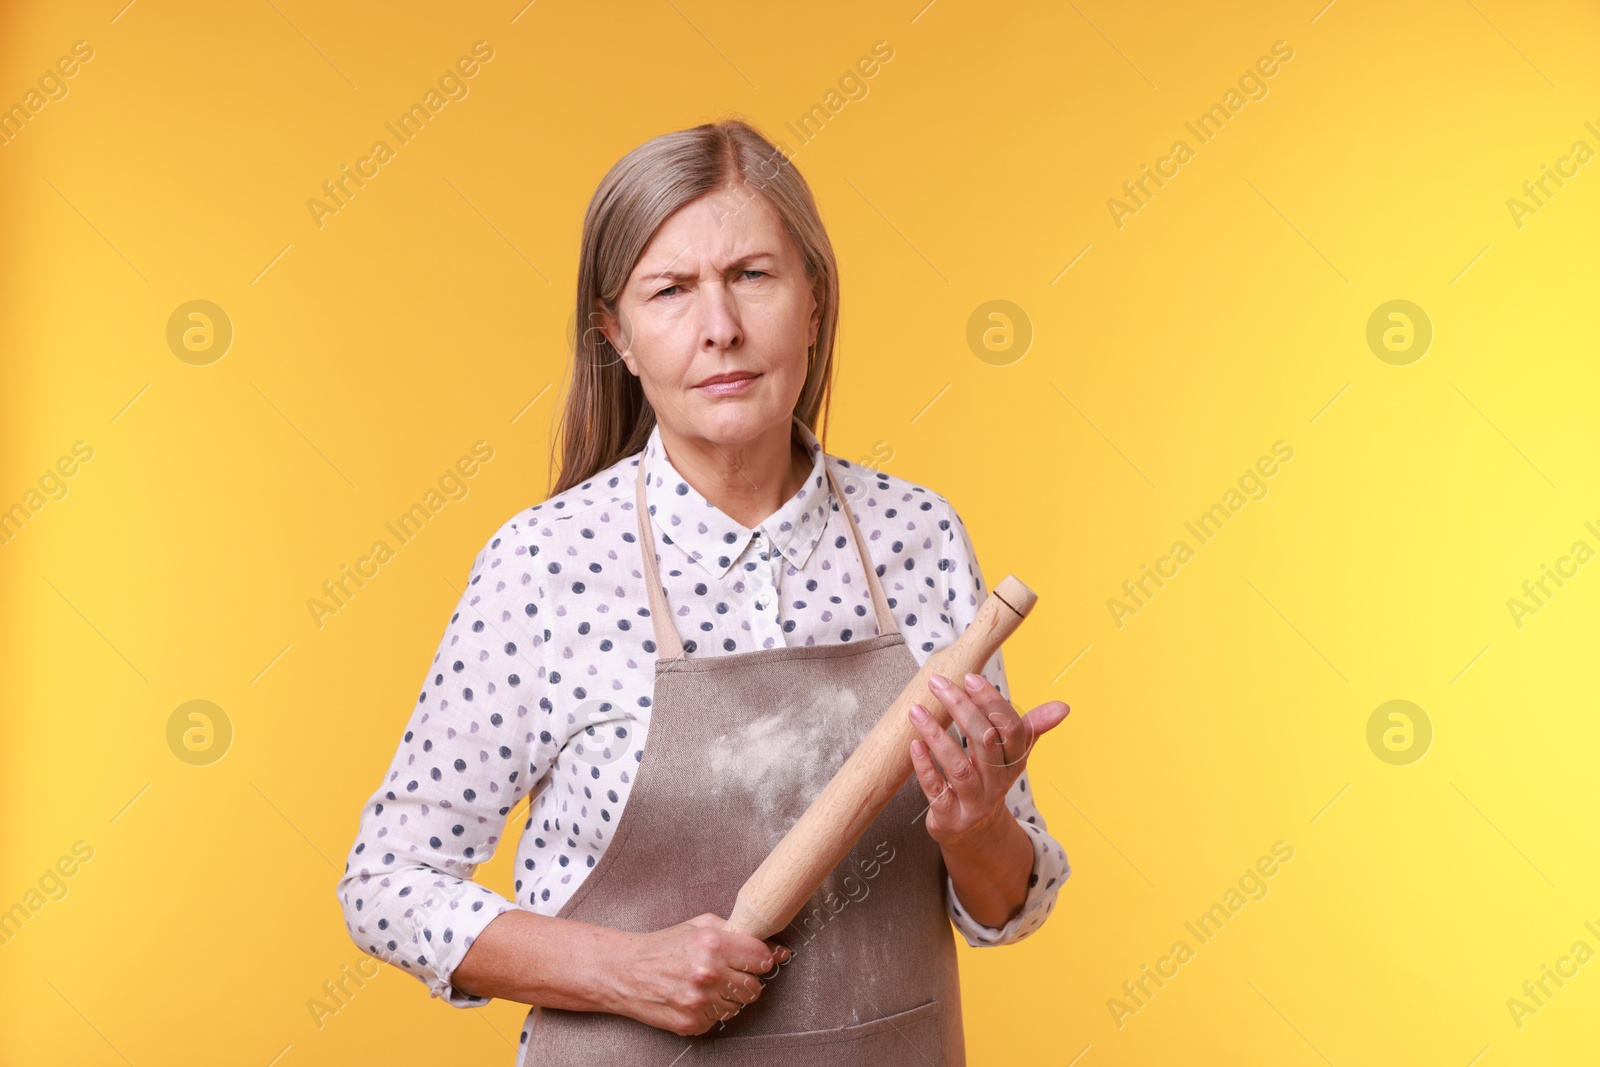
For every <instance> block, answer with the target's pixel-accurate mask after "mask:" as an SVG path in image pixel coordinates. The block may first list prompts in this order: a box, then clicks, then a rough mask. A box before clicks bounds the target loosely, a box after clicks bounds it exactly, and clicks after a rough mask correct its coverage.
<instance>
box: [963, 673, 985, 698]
mask: <svg viewBox="0 0 1600 1067" xmlns="http://www.w3.org/2000/svg"><path fill="white" fill-rule="evenodd" d="M966 681H967V688H968V689H970V690H972V691H973V692H974V693H976V692H977V691H978V690H980V689H982V688H983V676H982V675H978V674H971V673H969V674H968V675H967V678H966Z"/></svg>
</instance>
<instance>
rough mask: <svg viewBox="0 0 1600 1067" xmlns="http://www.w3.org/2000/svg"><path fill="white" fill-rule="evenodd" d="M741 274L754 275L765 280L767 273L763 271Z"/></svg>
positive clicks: (748, 271)
mask: <svg viewBox="0 0 1600 1067" xmlns="http://www.w3.org/2000/svg"><path fill="white" fill-rule="evenodd" d="M741 273H743V274H754V275H757V276H758V277H762V278H765V277H766V276H767V272H766V271H764V270H747V271H742V272H741Z"/></svg>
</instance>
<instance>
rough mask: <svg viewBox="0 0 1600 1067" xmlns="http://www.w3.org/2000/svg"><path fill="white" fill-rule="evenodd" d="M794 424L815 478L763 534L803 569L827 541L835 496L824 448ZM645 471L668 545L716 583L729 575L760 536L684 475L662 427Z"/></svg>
mask: <svg viewBox="0 0 1600 1067" xmlns="http://www.w3.org/2000/svg"><path fill="white" fill-rule="evenodd" d="M790 420H791V424H792V427H793V433H794V436H795V437H796V438H797V439H798V440H799V441H800V442H801V444H802V445H803V446H804V447H805V450H806V454H807V455H809V456H810V457H811V473H810V474H809V475H807V476H806V481H805V484H804V485H802V486H801V487H800V489H799V490H798V491H797V492H796V493H795V494H794V496H792V497H790V498H789V499H788V500H787V501H785V502H784V504H783V506H782V507H780V508H778V510H777V511H775V512H773V513H772V514H771V515H769V516H767V517H766V518H765V519H763V520H762V521H761V523H760V525H759V526H758V527H757V529H759V530H761V531H762V532H763V533H764V535H765V538H766V540H767V541H768V542H769V543H770V544H771V545H772V546H773V547H774V548H776V549H777V550H778V551H779V552H781V553H783V555H784V557H785V558H786V559H788V560H789V562H790V563H791V564H793V565H794V566H795V567H796V568H799V567H802V566H804V565H805V562H806V560H807V559H808V558H809V557H810V555H811V552H812V550H813V549H815V548H816V547H817V543H818V542H819V541H821V540H822V532H823V528H824V527H825V526H827V524H828V512H829V510H830V509H831V507H832V503H833V501H832V496H833V494H832V492H831V491H830V490H829V487H828V479H827V474H826V468H825V466H824V464H825V462H826V455H825V453H824V452H823V451H822V445H821V443H820V442H819V441H818V440H817V438H816V435H815V434H813V433H812V432H811V430H810V429H809V428H808V427H807V426H806V424H805V423H803V422H801V421H800V419H799V417H798V416H795V415H791V416H790ZM643 469H644V473H645V477H646V479H647V481H646V482H645V506H646V507H647V508H648V509H649V511H650V514H651V516H652V517H653V518H654V519H655V524H656V526H657V527H658V528H659V529H660V530H661V532H662V533H663V534H665V535H666V540H667V542H668V543H670V544H676V545H677V546H678V547H679V548H680V549H682V550H683V552H684V553H685V554H686V555H687V556H688V557H689V558H690V559H692V560H694V561H695V562H697V563H699V564H700V566H701V567H703V568H704V569H705V570H706V571H707V572H709V573H710V574H711V575H712V576H713V577H715V578H721V577H723V576H724V575H726V574H727V573H728V569H729V568H730V567H732V566H733V562H734V560H736V559H738V558H739V556H740V555H741V554H742V553H743V552H744V550H745V548H746V547H747V546H748V545H749V543H750V539H751V538H752V537H754V536H755V533H756V530H755V529H751V528H750V527H747V526H743V525H741V524H740V523H738V522H736V521H734V520H733V519H732V518H731V517H729V516H728V515H726V514H724V513H723V511H722V510H721V509H720V508H718V507H717V506H716V505H715V504H713V503H711V501H709V500H707V499H706V498H705V497H703V496H701V495H700V493H699V492H698V491H697V490H696V489H695V487H694V486H692V485H690V484H689V483H688V481H687V480H685V479H684V478H683V476H682V475H680V474H679V473H678V470H677V468H676V467H674V466H673V465H672V461H671V460H670V459H668V458H667V450H666V448H665V447H663V445H662V442H661V424H660V423H657V424H656V425H655V426H654V427H653V428H652V429H651V431H650V440H649V441H648V442H646V444H645V446H644V459H643Z"/></svg>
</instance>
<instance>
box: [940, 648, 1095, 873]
mask: <svg viewBox="0 0 1600 1067" xmlns="http://www.w3.org/2000/svg"><path fill="white" fill-rule="evenodd" d="M928 682H929V686H928V687H929V689H930V690H932V692H933V696H934V699H936V700H937V701H939V703H940V704H941V705H943V706H944V707H945V708H947V709H949V711H950V715H951V718H952V719H953V721H954V722H955V725H956V726H957V727H958V728H959V729H960V730H961V733H962V735H963V736H965V737H966V739H967V746H966V748H965V749H963V748H962V747H961V744H960V743H959V742H958V741H956V739H955V738H953V737H951V736H950V734H949V733H948V731H946V730H944V729H942V728H941V727H940V726H939V724H938V722H936V721H935V720H934V718H933V716H931V715H929V714H928V711H927V709H926V708H924V707H923V706H922V705H920V704H913V705H912V706H911V708H910V709H909V715H910V718H911V725H912V726H913V727H915V728H916V730H917V733H918V734H920V735H921V736H920V739H917V740H913V741H912V742H911V766H912V768H913V770H914V771H915V772H916V775H917V782H918V783H919V784H920V785H921V786H922V792H923V794H924V795H925V796H927V798H928V816H927V819H926V820H925V823H926V825H927V828H928V834H929V836H931V837H932V838H933V839H934V840H935V841H937V842H938V843H939V844H940V845H941V846H944V847H950V846H959V845H961V844H962V843H964V842H965V841H968V840H970V839H973V838H979V839H981V838H982V837H984V836H986V835H987V834H988V833H989V832H990V831H991V830H992V828H993V827H994V823H995V820H996V819H998V818H1000V817H1002V816H1007V815H1009V812H1007V811H1006V794H1007V793H1008V792H1010V790H1011V784H1012V783H1013V782H1015V781H1016V780H1017V777H1018V776H1019V775H1021V774H1022V771H1023V768H1024V767H1025V766H1026V765H1027V762H1028V754H1029V753H1030V752H1031V751H1032V750H1033V745H1034V742H1035V741H1036V740H1038V738H1039V737H1040V736H1041V735H1042V734H1043V733H1044V732H1045V731H1046V730H1049V729H1051V728H1052V727H1055V726H1057V725H1059V724H1060V723H1061V721H1062V720H1063V719H1065V718H1066V717H1067V713H1068V712H1069V711H1070V710H1071V708H1069V707H1068V706H1067V705H1066V704H1064V703H1063V702H1061V701H1059V700H1051V701H1048V702H1046V703H1044V704H1040V705H1039V706H1038V707H1036V708H1034V709H1033V710H1032V711H1030V712H1028V713H1027V714H1026V715H1018V714H1017V709H1016V708H1014V707H1012V706H1011V702H1010V701H1009V700H1007V699H1006V698H1005V697H1004V696H1002V695H1001V694H1000V691H999V690H998V689H996V688H995V687H994V686H993V685H992V684H991V683H990V682H989V680H988V679H987V678H984V677H983V676H982V675H979V674H968V675H967V676H966V678H965V679H964V682H965V684H964V685H963V684H961V683H956V682H952V681H950V680H949V679H946V678H944V677H943V676H941V675H939V674H932V675H930V676H929V679H928ZM919 716H920V718H919Z"/></svg>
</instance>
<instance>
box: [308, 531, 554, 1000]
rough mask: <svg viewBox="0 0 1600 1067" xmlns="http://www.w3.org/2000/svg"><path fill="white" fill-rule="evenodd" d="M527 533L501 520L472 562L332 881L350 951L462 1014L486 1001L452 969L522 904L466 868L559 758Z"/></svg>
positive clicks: (539, 594)
mask: <svg viewBox="0 0 1600 1067" xmlns="http://www.w3.org/2000/svg"><path fill="white" fill-rule="evenodd" d="M524 534H525V531H524V530H522V529H521V528H520V523H519V520H512V521H511V522H508V523H506V524H505V525H504V526H502V527H501V528H500V530H498V531H497V532H496V533H495V535H494V536H493V537H492V538H491V539H490V540H489V542H488V543H487V544H486V545H485V546H484V548H483V550H482V551H481V552H480V553H479V554H478V556H477V558H476V560H475V561H474V563H473V566H472V570H471V573H470V575H469V578H468V584H467V587H466V591H465V592H464V593H463V594H462V596H461V598H460V600H459V602H458V603H457V605H456V610H455V613H454V614H452V615H451V617H450V621H449V623H448V624H447V625H446V628H445V632H444V636H443V638H442V639H441V640H440V642H439V646H438V650H437V652H436V653H435V655H434V658H433V663H432V665H431V666H430V667H429V669H428V672H427V675H426V677H425V679H424V681H423V686H422V690H421V695H420V696H419V697H418V698H417V703H416V705H415V707H414V708H413V709H412V711H411V714H410V718H409V721H408V722H407V723H406V729H405V732H404V734H403V735H402V737H401V740H400V743H399V746H398V747H397V748H396V750H395V753H394V757H393V759H392V760H391V761H390V764H389V769H388V771H387V772H386V773H385V774H384V777H383V780H382V782H381V784H380V785H379V786H378V788H377V789H376V790H374V791H373V793H372V794H371V796H370V797H369V798H368V800H367V803H366V806H365V808H363V810H362V813H361V820H360V828H359V831H358V833H357V835H356V839H355V842H354V844H353V845H352V846H351V849H350V853H349V857H348V859H347V862H346V864H345V870H344V874H343V876H342V877H341V878H340V879H339V882H338V886H337V894H338V898H339V903H340V906H341V908H342V909H343V911H344V919H345V926H346V928H347V929H348V931H349V933H350V937H351V939H352V940H353V941H354V942H355V944H356V946H357V947H358V948H360V949H361V950H362V951H363V952H366V953H367V954H369V955H371V956H374V957H376V958H377V959H380V960H383V961H384V962H386V963H390V964H392V965H394V966H396V967H398V968H399V969H400V970H402V971H404V972H405V973H407V974H410V975H412V976H413V977H415V978H417V979H418V980H420V981H421V982H422V983H423V984H424V985H426V986H427V988H428V990H429V993H430V994H431V995H432V996H435V997H438V998H440V999H442V1000H443V1001H445V1003H447V1004H450V1005H452V1006H454V1007H457V1008H469V1007H479V1006H482V1005H484V1004H487V1003H488V1002H489V1000H488V998H486V997H479V996H474V995H472V994H469V993H463V992H461V991H459V990H457V989H456V988H455V987H454V986H453V985H452V984H451V975H452V973H453V972H454V971H455V969H456V967H457V966H458V965H459V964H460V963H461V960H462V958H463V957H465V955H466V953H467V950H468V949H469V948H471V947H472V943H473V941H474V940H475V939H476V938H477V936H478V935H479V934H480V933H481V932H482V931H483V928H484V927H485V926H487V925H488V924H489V923H490V922H492V921H493V920H494V919H495V918H496V917H498V916H499V915H501V914H503V913H505V912H507V911H509V910H511V909H513V908H516V907H518V905H517V904H516V903H514V902H513V901H511V900H508V899H507V898H505V897H504V896H502V895H500V894H499V893H496V892H494V891H493V890H491V889H489V888H487V887H485V886H482V885H479V884H477V883H476V882H474V881H473V880H472V876H473V874H474V873H475V872H476V870H477V868H478V866H479V864H481V863H485V862H487V861H488V860H489V859H491V858H492V857H493V856H494V853H495V849H496V847H497V845H498V844H499V840H500V835H501V833H502V832H503V830H504V828H505V823H506V817H507V815H508V814H509V813H510V811H511V809H512V808H513V807H515V806H516V804H517V802H518V801H519V800H521V799H522V797H523V796H524V795H526V794H527V792H528V791H529V790H530V789H531V788H534V787H535V786H536V785H537V784H538V783H539V781H540V780H541V779H542V778H543V777H544V776H545V773H546V771H547V769H548V767H549V763H550V760H551V758H553V755H554V752H555V746H554V745H553V744H552V743H551V742H552V741H553V739H550V738H548V737H547V736H546V737H544V738H541V737H540V736H539V735H538V734H536V733H535V731H534V728H533V726H532V725H531V724H532V723H533V722H534V721H535V715H534V712H535V711H536V710H537V709H538V707H539V699H540V696H541V694H542V691H543V686H544V679H545V673H546V672H545V669H544V655H543V646H544V644H545V639H544V638H545V633H546V631H545V629H544V614H545V610H546V603H545V600H544V591H543V588H542V586H541V585H540V583H539V582H538V581H537V574H536V570H537V569H536V568H535V567H533V566H532V565H531V562H530V559H529V555H528V551H527V544H528V541H527V539H526V538H525V536H524Z"/></svg>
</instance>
